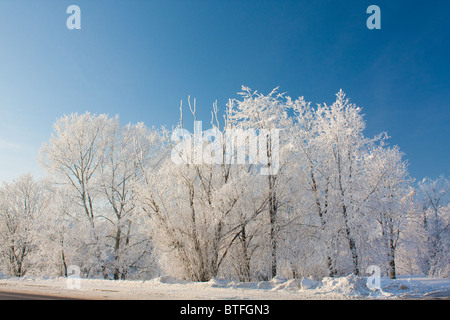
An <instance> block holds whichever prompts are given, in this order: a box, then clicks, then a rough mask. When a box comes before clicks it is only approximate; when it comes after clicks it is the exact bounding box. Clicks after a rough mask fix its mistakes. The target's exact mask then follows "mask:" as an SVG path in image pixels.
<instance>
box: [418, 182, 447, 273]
mask: <svg viewBox="0 0 450 320" xmlns="http://www.w3.org/2000/svg"><path fill="white" fill-rule="evenodd" d="M417 205H418V209H417V210H418V213H419V214H418V218H419V226H420V228H421V229H422V232H421V233H422V234H423V241H422V243H421V245H420V248H421V252H420V253H419V266H420V270H421V271H422V272H423V273H424V274H427V275H430V276H448V275H449V272H450V270H449V265H450V229H449V223H450V182H449V179H448V178H446V177H445V176H443V175H442V176H440V177H439V178H437V179H435V180H431V179H429V178H425V179H423V180H422V181H421V182H420V183H419V185H418V192H417Z"/></svg>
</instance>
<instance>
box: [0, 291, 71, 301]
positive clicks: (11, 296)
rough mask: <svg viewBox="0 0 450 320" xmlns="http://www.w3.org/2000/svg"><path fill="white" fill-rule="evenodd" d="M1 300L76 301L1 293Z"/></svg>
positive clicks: (18, 293) (37, 295) (20, 293)
mask: <svg viewBox="0 0 450 320" xmlns="http://www.w3.org/2000/svg"><path fill="white" fill-rule="evenodd" d="M0 300H74V299H73V298H67V297H56V296H48V295H43V294H29V293H23V292H12V291H0Z"/></svg>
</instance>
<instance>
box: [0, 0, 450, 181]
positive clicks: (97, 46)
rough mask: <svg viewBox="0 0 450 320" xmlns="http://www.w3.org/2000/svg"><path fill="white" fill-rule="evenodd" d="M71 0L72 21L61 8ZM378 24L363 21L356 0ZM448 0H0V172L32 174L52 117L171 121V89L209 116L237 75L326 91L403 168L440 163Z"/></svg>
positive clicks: (445, 117) (445, 116) (448, 154)
mask: <svg viewBox="0 0 450 320" xmlns="http://www.w3.org/2000/svg"><path fill="white" fill-rule="evenodd" d="M71 4H76V5H78V6H79V7H80V8H81V27H82V28H81V30H68V29H67V27H66V20H67V18H68V17H69V15H68V14H67V13H66V9H67V7H68V6H69V5H71ZM371 4H375V5H378V6H379V7H380V9H381V30H369V29H367V27H366V20H367V18H368V17H369V15H368V14H367V13H366V9H367V7H368V6H369V5H371ZM449 15H450V3H449V2H448V1H433V2H429V1H400V0H396V1H384V0H383V1H381V0H371V1H363V0H356V1H349V0H346V1H325V0H317V1H311V0H309V1H288V0H282V1H275V0H273V1H261V0H240V1H234V0H220V1H219V0H203V1H200V0H198V1H194V0H184V1H181V0H179V1H171V0H167V1H151V0H145V1H144V0H142V1H139V0H130V1H119V0H108V1H105V0H95V1H92V0H90V1H86V0H71V1H64V0H45V1H37V0H28V1H27V0H0V181H3V180H11V179H13V178H15V177H17V176H19V175H20V174H21V173H25V172H32V173H33V174H35V175H37V176H40V175H42V171H41V170H40V169H39V167H38V165H37V164H36V157H37V153H38V150H39V148H40V146H41V144H42V143H43V142H45V141H48V139H49V137H50V134H51V132H52V124H53V123H54V122H55V120H56V119H57V118H58V117H60V116H62V115H64V114H69V113H72V112H78V113H82V112H84V111H90V112H92V113H107V114H110V115H115V114H119V115H120V119H121V122H122V123H123V124H125V123H128V122H133V123H135V122H140V121H142V122H144V123H146V124H147V125H148V126H156V127H159V126H161V125H167V126H171V125H173V124H175V123H176V122H177V119H178V108H179V104H180V100H183V101H186V99H187V97H188V95H190V96H191V97H192V98H194V97H195V98H196V99H197V109H198V112H199V117H200V119H201V120H203V121H209V118H210V110H211V106H212V103H213V102H214V101H215V100H217V101H218V104H219V109H221V110H223V109H224V107H225V103H226V102H227V100H228V98H235V97H237V95H236V93H237V92H238V91H240V88H241V86H242V85H246V86H248V87H251V88H252V89H255V90H258V91H261V92H263V93H268V92H270V91H271V89H273V88H274V87H277V86H279V87H280V90H281V91H283V92H286V93H287V94H288V95H289V96H291V97H293V98H295V97H298V96H304V97H305V98H306V100H308V101H311V102H313V103H323V102H327V103H331V102H332V101H333V100H334V95H335V93H337V92H338V91H339V89H341V88H342V89H343V90H344V91H345V92H346V93H347V95H348V97H349V98H350V99H351V100H352V102H354V103H356V104H357V105H359V106H361V107H362V108H363V113H364V114H365V120H366V122H367V129H366V134H367V135H369V136H373V135H375V134H376V133H379V132H381V131H387V132H388V133H389V135H390V136H391V137H392V138H391V144H397V145H399V146H400V148H401V150H403V151H404V152H405V154H406V158H407V159H408V160H409V162H410V172H411V175H412V176H413V177H415V178H417V179H422V178H423V177H425V176H429V177H436V176H438V175H439V174H440V173H445V174H449V160H450V150H449V146H448V141H449V140H450V132H449V121H450V112H449V108H450V105H449V103H450V90H449V88H450V81H449V74H450V62H449V58H448V57H449V56H450V44H449V35H450V24H449V22H448V16H449Z"/></svg>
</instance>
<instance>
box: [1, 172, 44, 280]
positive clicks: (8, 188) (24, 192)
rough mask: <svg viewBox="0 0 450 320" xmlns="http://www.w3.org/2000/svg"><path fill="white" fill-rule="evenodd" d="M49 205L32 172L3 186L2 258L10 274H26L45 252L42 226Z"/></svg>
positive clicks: (3, 267)
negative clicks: (40, 250)
mask: <svg viewBox="0 0 450 320" xmlns="http://www.w3.org/2000/svg"><path fill="white" fill-rule="evenodd" d="M47 205H48V203H47V197H46V194H45V189H44V188H43V186H42V184H40V183H39V182H36V181H35V180H34V179H33V177H32V176H31V175H30V174H25V175H23V176H20V177H19V178H18V179H16V180H14V181H13V182H12V183H3V185H2V186H1V188H0V261H1V267H2V269H4V270H5V271H6V273H8V274H10V275H12V276H16V277H22V276H24V275H25V274H26V273H27V271H28V270H29V269H30V268H32V267H33V264H34V263H35V260H34V259H35V258H36V257H39V255H40V254H42V252H39V251H37V248H38V246H39V232H40V231H41V230H39V226H41V225H42V224H41V222H42V221H40V219H42V217H43V216H44V210H46V206H47ZM40 249H42V248H40ZM32 255H35V257H32Z"/></svg>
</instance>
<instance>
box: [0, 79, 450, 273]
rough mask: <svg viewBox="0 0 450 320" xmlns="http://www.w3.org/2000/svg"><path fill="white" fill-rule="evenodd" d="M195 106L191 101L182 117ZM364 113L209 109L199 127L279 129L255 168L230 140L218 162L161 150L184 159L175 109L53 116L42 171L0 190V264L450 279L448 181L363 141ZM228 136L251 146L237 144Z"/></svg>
mask: <svg viewBox="0 0 450 320" xmlns="http://www.w3.org/2000/svg"><path fill="white" fill-rule="evenodd" d="M195 109H196V106H195V103H194V105H191V104H190V101H189V112H188V115H189V116H190V118H193V119H194V120H195V119H196V118H197V115H196V110H195ZM361 111H362V110H361V108H359V107H358V106H356V105H355V104H353V103H351V102H350V101H349V99H348V98H347V97H346V95H345V94H344V92H342V91H340V92H339V93H338V94H337V95H336V100H335V101H334V102H333V103H332V104H331V105H327V104H319V105H316V106H313V105H311V103H309V102H307V101H305V99H304V98H303V97H300V98H298V99H295V100H294V99H291V98H290V97H288V96H286V95H285V94H283V93H280V92H278V90H273V91H272V92H271V93H269V94H267V95H264V94H261V93H259V92H257V91H252V90H251V89H249V88H246V87H243V89H242V92H241V93H240V97H239V98H238V99H230V100H229V102H228V104H227V105H226V109H225V110H224V112H223V114H222V115H219V111H218V108H217V104H214V106H213V108H212V112H211V128H213V129H214V130H215V132H219V133H221V134H223V135H225V134H226V133H227V132H230V130H241V131H242V132H245V131H246V130H247V131H248V130H256V131H252V132H268V131H270V130H273V129H276V130H279V135H277V136H276V138H277V140H276V141H275V139H274V138H273V136H267V137H264V138H265V139H263V140H262V141H264V144H265V147H264V148H263V146H262V144H259V145H258V146H257V147H256V148H257V149H258V151H259V152H258V153H257V155H258V157H259V161H258V162H255V161H253V162H252V161H243V162H242V161H241V162H237V161H234V162H233V161H230V159H229V155H230V154H232V155H233V154H234V153H237V151H238V150H237V149H236V148H235V145H230V143H226V142H225V141H222V140H220V141H219V140H215V141H212V140H208V139H203V140H202V141H201V151H202V152H203V153H204V154H210V155H211V157H215V158H216V159H217V158H219V159H220V158H221V157H223V159H222V160H223V161H219V162H211V161H209V162H208V161H203V162H195V161H194V162H193V161H181V163H180V162H179V161H178V162H177V161H174V160H173V155H174V152H176V153H178V155H179V156H180V157H179V158H178V159H185V160H186V159H189V157H186V155H187V153H191V152H195V151H194V150H192V149H191V146H189V145H188V144H186V143H185V144H180V143H176V141H174V139H173V134H174V132H180V131H179V130H180V129H185V128H186V126H185V125H186V122H187V121H186V119H185V117H183V108H182V107H180V121H179V123H178V124H176V126H174V127H173V128H171V129H170V130H169V129H167V128H161V129H154V128H148V127H146V126H145V125H144V124H143V123H137V124H128V125H125V126H122V125H121V124H120V122H119V117H118V116H115V117H110V116H108V115H105V114H100V115H94V114H90V113H88V112H86V113H84V114H70V115H66V116H63V117H61V118H59V119H58V120H57V122H56V123H55V124H54V128H53V133H52V135H51V137H50V139H49V141H48V142H47V143H45V144H43V146H42V147H41V150H40V154H39V163H40V165H41V166H42V168H44V169H45V172H46V176H45V178H43V179H40V180H37V179H35V178H33V177H32V176H31V175H30V174H25V175H22V176H21V177H19V178H17V179H16V180H14V181H12V182H10V183H6V182H4V183H3V184H2V186H1V188H0V270H1V271H2V272H3V273H5V274H9V275H11V276H18V277H21V276H24V275H51V276H67V275H68V268H69V266H70V265H77V266H79V267H80V269H81V272H82V276H84V277H89V278H105V279H149V278H152V277H154V276H157V275H161V274H169V275H173V276H176V277H179V278H184V279H188V280H192V281H208V280H210V279H212V278H215V277H225V278H228V279H236V280H238V281H256V280H265V279H270V278H272V277H274V276H276V275H284V276H286V277H303V276H311V277H316V278H320V277H324V276H343V275H348V274H351V273H353V274H356V275H363V274H365V273H366V270H367V268H368V267H369V266H370V265H377V266H379V267H380V268H381V271H382V274H384V275H386V276H389V277H391V278H395V277H396V276H397V275H398V274H424V275H430V276H444V277H446V276H448V275H449V265H450V264H449V240H450V231H449V228H448V223H449V219H450V205H449V194H450V193H449V190H450V184H449V180H448V179H447V178H446V177H445V176H441V177H439V178H437V179H435V180H430V179H424V180H423V181H421V182H419V183H415V181H414V179H412V178H411V177H410V175H409V173H408V164H407V161H406V160H404V155H403V154H402V152H401V151H400V149H399V148H398V147H397V146H390V144H389V137H388V136H387V134H386V133H381V134H379V135H377V136H375V137H367V136H365V134H364V129H365V120H364V117H363V115H362V113H361ZM177 130H178V131H177ZM260 135H262V134H260ZM179 138H180V139H179V140H178V142H179V141H182V137H179ZM260 141H261V139H260ZM240 143H241V145H240V146H241V147H243V148H246V150H250V149H251V148H253V147H255V146H254V145H252V137H251V136H250V135H248V136H246V137H244V139H243V140H242V141H241V142H240ZM180 145H181V148H180ZM275 145H276V148H275V149H274V148H273V146H275ZM212 146H214V147H212ZM225 157H228V158H227V159H225ZM244 160H245V159H244ZM247 160H248V159H247ZM275 163H276V164H277V170H276V171H271V170H268V172H269V173H268V174H261V170H262V169H263V168H270V167H271V166H272V167H273V166H274V164H275Z"/></svg>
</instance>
